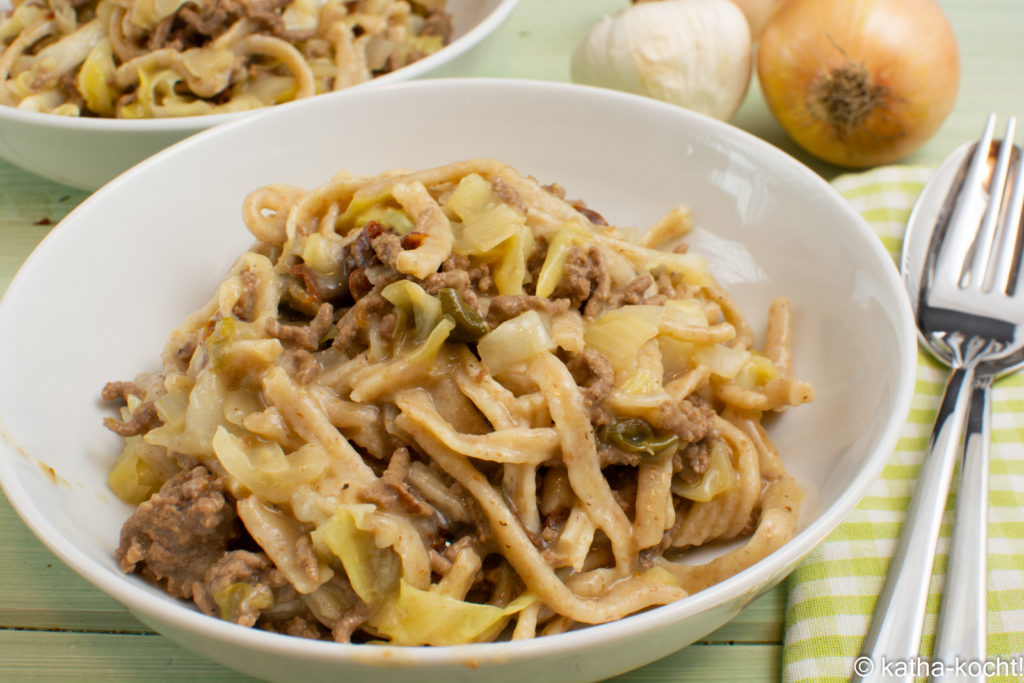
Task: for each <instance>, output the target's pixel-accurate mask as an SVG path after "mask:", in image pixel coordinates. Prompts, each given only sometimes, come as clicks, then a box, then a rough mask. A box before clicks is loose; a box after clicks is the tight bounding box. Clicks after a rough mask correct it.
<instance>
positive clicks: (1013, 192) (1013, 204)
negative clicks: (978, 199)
mask: <svg viewBox="0 0 1024 683" xmlns="http://www.w3.org/2000/svg"><path fill="white" fill-rule="evenodd" d="M1015 156H1016V162H1017V163H1016V166H1015V170H1014V173H1013V176H1012V178H1011V179H1010V180H1009V182H1010V183H1011V185H1010V188H1009V198H1008V199H1007V200H1006V203H1005V204H1006V206H1005V209H1006V210H1005V213H1004V216H1003V221H1002V228H1003V234H1002V236H1001V239H1000V240H999V245H1000V247H999V253H998V258H997V261H996V266H995V268H993V269H992V270H993V273H992V275H993V282H996V283H1002V286H1003V288H1004V291H1005V292H1007V293H1009V292H1010V287H1011V286H1015V290H1014V297H1015V298H1016V299H1018V300H1019V303H1022V302H1024V273H1021V272H1020V271H1021V270H1022V269H1024V254H1022V253H1021V251H1022V250H1024V244H1022V242H1024V234H1022V230H1024V226H1022V225H1021V217H1022V214H1024V154H1022V153H1021V151H1020V149H1018V150H1017V154H1016V155H1015ZM1015 263H1016V267H1017V271H1018V272H1017V274H1016V277H1014V273H1013V272H1012V270H1011V269H1012V268H1013V267H1014V264H1015Z"/></svg>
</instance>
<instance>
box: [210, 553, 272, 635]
mask: <svg viewBox="0 0 1024 683" xmlns="http://www.w3.org/2000/svg"><path fill="white" fill-rule="evenodd" d="M242 583H244V584H248V585H250V586H253V587H254V588H255V589H256V590H255V591H254V593H255V595H257V596H259V597H261V598H264V599H269V600H270V604H269V605H268V604H267V603H266V602H263V603H262V606H261V604H260V603H259V602H258V601H254V600H244V599H240V600H235V601H233V607H235V609H234V610H232V611H231V613H230V614H227V613H223V612H222V610H221V606H220V605H219V604H218V603H217V600H216V598H215V596H216V595H217V594H218V593H220V592H221V591H224V590H225V589H227V588H229V587H230V586H232V585H233V584H242ZM287 583H288V579H286V578H285V576H284V575H283V574H282V573H281V572H280V571H279V570H278V569H277V567H275V566H274V563H273V562H271V561H270V558H269V557H267V556H266V555H265V554H263V553H262V552H259V553H253V552H249V551H248V550H231V551H229V552H226V553H224V554H223V555H222V556H221V557H220V559H218V560H217V561H216V562H214V563H213V564H212V565H211V566H210V568H209V569H207V571H206V574H205V575H204V576H203V581H202V583H197V584H195V585H194V586H193V590H192V597H193V599H194V600H195V603H196V605H197V606H198V607H199V609H201V610H202V611H203V612H204V613H205V614H209V615H210V616H215V617H217V616H219V617H221V618H225V617H229V618H230V620H231V621H233V622H235V623H236V624H241V625H242V626H253V625H254V624H255V623H256V620H257V619H259V617H260V614H261V612H262V610H264V609H268V608H269V607H271V606H273V598H274V591H275V589H277V588H281V587H282V586H284V585H285V584H287Z"/></svg>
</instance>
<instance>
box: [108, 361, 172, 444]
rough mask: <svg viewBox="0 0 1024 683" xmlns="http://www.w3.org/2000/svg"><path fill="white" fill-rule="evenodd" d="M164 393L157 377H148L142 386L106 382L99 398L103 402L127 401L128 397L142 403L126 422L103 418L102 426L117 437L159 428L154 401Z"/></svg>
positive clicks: (134, 434)
mask: <svg viewBox="0 0 1024 683" xmlns="http://www.w3.org/2000/svg"><path fill="white" fill-rule="evenodd" d="M164 393H165V391H164V387H163V382H162V381H161V378H160V376H159V375H150V376H148V377H146V378H145V382H144V386H139V385H138V384H137V383H136V382H107V384H106V385H104V387H103V390H102V391H101V392H100V397H101V398H102V399H103V400H104V401H123V402H127V401H128V396H136V397H138V398H140V399H142V402H141V403H140V404H139V405H137V406H136V407H135V410H133V411H132V416H131V418H129V419H128V420H127V421H125V422H122V421H121V420H117V419H114V418H112V417H105V418H103V425H104V426H105V427H106V428H107V429H109V430H110V431H112V432H114V433H115V434H117V435H119V436H124V437H128V436H136V435H138V434H145V433H146V432H148V431H149V430H151V429H153V428H154V427H159V426H160V425H161V424H163V422H162V421H161V420H160V416H159V415H158V414H157V411H156V405H155V404H154V401H156V399H158V398H159V397H160V396H162V395H163V394H164Z"/></svg>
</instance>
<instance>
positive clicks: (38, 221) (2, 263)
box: [0, 160, 87, 294]
mask: <svg viewBox="0 0 1024 683" xmlns="http://www.w3.org/2000/svg"><path fill="white" fill-rule="evenodd" d="M86 196H87V193H85V192H82V191H80V190H73V189H71V188H69V187H65V186H63V185H58V184H56V183H51V182H49V181H47V180H44V179H42V178H40V177H38V176H35V175H32V174H29V173H26V172H25V171H22V170H21V169H19V168H17V167H15V166H12V165H11V164H9V163H7V162H6V161H3V160H0V294H2V293H3V292H4V290H5V289H7V285H8V284H10V281H11V278H12V277H13V276H14V273H15V272H16V271H17V270H18V268H19V267H20V266H21V264H22V262H23V261H24V260H25V258H26V257H27V256H28V255H29V254H30V253H31V252H32V250H33V249H34V248H35V246H36V244H38V243H39V241H40V240H41V239H43V237H45V236H46V234H47V233H48V232H49V231H50V228H52V227H53V226H54V225H56V224H57V223H58V222H59V221H60V220H61V219H62V218H64V216H66V215H67V214H68V212H69V211H71V210H72V209H73V208H75V206H77V205H78V204H79V203H81V201H82V200H83V199H85V198H86Z"/></svg>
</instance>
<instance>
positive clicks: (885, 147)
mask: <svg viewBox="0 0 1024 683" xmlns="http://www.w3.org/2000/svg"><path fill="white" fill-rule="evenodd" d="M757 77H758V81H759V83H760V85H761V91H762V93H763V95H764V99H765V102H766V104H767V106H768V109H769V111H770V112H771V113H772V115H773V116H774V117H775V119H776V120H777V121H778V122H779V124H780V125H781V126H782V128H783V129H784V130H785V131H786V132H787V133H788V134H789V136H790V137H791V138H792V139H793V140H794V141H795V142H796V143H797V144H798V145H800V147H802V148H803V149H805V150H806V151H807V152H809V153H810V154H812V155H814V156H815V157H817V158H819V159H822V160H824V161H827V162H829V163H832V164H835V165H837V166H843V167H847V168H867V167H870V166H877V165H882V164H888V163H893V162H896V161H899V160H901V159H903V158H905V157H907V156H908V155H910V154H912V153H913V152H914V151H915V150H917V149H918V148H919V147H921V145H923V144H924V143H925V142H926V141H927V140H928V139H929V138H931V137H932V136H933V135H934V134H935V133H936V131H938V129H939V127H940V126H941V125H942V123H943V121H945V119H946V117H947V116H948V115H949V112H950V111H951V110H952V108H953V104H954V103H955V101H956V94H957V89H958V87H959V83H960V56H959V51H958V49H957V45H956V38H955V36H954V33H953V28H952V26H950V23H949V20H948V19H947V18H946V16H945V14H943V13H942V11H941V9H940V8H939V7H938V5H937V4H936V3H935V2H934V0H786V1H785V2H783V3H782V4H781V5H779V6H778V7H776V8H775V12H774V13H773V14H772V16H771V18H770V19H769V21H768V24H767V25H766V26H765V29H764V32H763V33H762V34H761V40H760V45H759V46H758V53H757ZM829 93H831V95H830V94H829ZM837 93H838V94H837ZM851 93H852V95H851Z"/></svg>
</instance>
